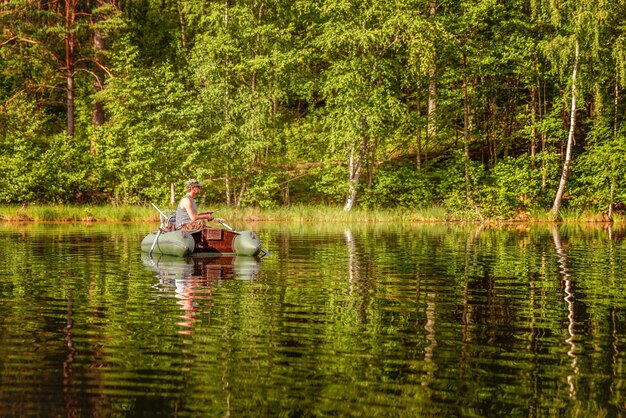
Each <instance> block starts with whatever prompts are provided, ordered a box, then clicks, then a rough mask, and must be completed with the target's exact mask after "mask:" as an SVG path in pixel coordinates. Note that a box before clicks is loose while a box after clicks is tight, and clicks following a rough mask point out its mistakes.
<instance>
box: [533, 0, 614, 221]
mask: <svg viewBox="0 0 626 418" xmlns="http://www.w3.org/2000/svg"><path fill="white" fill-rule="evenodd" d="M607 4H608V3H607V1H605V0H600V1H596V2H589V1H585V0H569V1H566V2H562V3H551V4H550V6H549V7H550V11H551V16H552V23H553V25H554V27H555V36H554V37H553V38H552V39H549V40H547V41H546V42H545V43H544V45H543V47H544V51H545V53H546V56H547V57H548V59H549V60H550V61H551V63H552V65H553V67H554V69H555V71H556V72H558V73H559V74H561V75H565V74H569V80H568V86H569V91H568V96H569V118H568V127H567V129H568V135H567V142H566V144H565V153H564V155H563V167H562V171H561V177H560V180H559V186H558V189H557V191H556V195H555V197H554V203H553V204H552V209H551V212H550V213H551V215H552V218H553V219H557V218H558V216H559V210H560V208H561V206H562V204H563V197H564V194H565V190H566V187H567V183H568V179H569V176H570V172H571V169H572V164H573V158H574V145H575V142H576V135H577V132H578V129H577V121H578V119H577V116H578V107H579V100H580V99H581V98H582V95H583V93H584V91H583V89H582V86H585V85H589V84H591V83H589V82H588V81H590V80H586V79H585V73H584V72H581V70H582V69H584V68H585V64H586V65H587V66H588V65H590V64H591V60H592V57H593V55H594V54H595V53H597V51H598V40H599V39H600V37H601V34H600V33H599V31H598V28H600V27H601V22H602V20H603V19H604V18H605V17H606V16H605V13H604V12H605V11H606V10H607V9H606V7H607Z"/></svg>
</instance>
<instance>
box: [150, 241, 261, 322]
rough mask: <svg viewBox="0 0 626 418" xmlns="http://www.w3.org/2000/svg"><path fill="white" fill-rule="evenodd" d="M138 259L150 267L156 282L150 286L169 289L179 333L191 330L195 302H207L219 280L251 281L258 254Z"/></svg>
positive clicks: (163, 290)
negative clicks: (174, 300) (177, 315)
mask: <svg viewBox="0 0 626 418" xmlns="http://www.w3.org/2000/svg"><path fill="white" fill-rule="evenodd" d="M142 262H143V264H144V266H146V267H147V268H148V269H150V270H152V271H154V272H155V273H157V274H156V277H157V278H158V279H159V282H158V283H157V284H156V285H155V286H154V287H155V288H156V289H158V290H159V291H161V292H164V293H166V294H168V293H173V294H174V295H175V297H176V298H177V299H178V302H177V304H178V305H179V306H180V307H181V310H182V311H183V314H182V315H181V321H180V322H178V325H180V326H181V327H184V328H183V329H182V330H180V331H179V333H181V334H191V328H193V326H194V323H195V320H196V312H197V310H198V306H197V304H198V302H199V301H202V300H204V301H206V303H208V304H210V303H211V300H212V295H213V292H214V290H215V289H216V288H218V287H219V286H220V284H221V282H222V281H223V280H244V281H253V280H255V279H256V278H257V276H258V274H259V268H260V266H259V264H260V259H259V258H258V257H246V256H225V255H217V256H216V255H211V254H202V255H195V256H193V257H174V256H168V255H160V254H159V255H155V256H149V255H147V254H145V253H144V254H142Z"/></svg>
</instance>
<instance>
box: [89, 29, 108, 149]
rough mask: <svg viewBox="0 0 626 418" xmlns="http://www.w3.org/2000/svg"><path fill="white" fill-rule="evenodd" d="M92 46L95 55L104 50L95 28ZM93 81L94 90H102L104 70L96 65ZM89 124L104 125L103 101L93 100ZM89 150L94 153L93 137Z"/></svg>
mask: <svg viewBox="0 0 626 418" xmlns="http://www.w3.org/2000/svg"><path fill="white" fill-rule="evenodd" d="M93 47H94V49H95V51H96V55H101V54H102V53H103V52H104V50H105V46H104V39H103V37H102V32H100V31H99V30H96V31H95V32H94V34H93ZM93 74H94V81H93V89H94V91H95V92H99V91H102V89H103V86H104V71H102V69H101V68H100V67H96V68H95V69H94V72H93ZM91 124H92V125H93V126H95V127H97V126H102V125H104V103H102V102H101V101H99V100H95V101H94V103H93V107H92V113H91ZM89 151H90V152H91V155H96V144H95V143H94V137H93V136H92V138H91V143H90V144H89Z"/></svg>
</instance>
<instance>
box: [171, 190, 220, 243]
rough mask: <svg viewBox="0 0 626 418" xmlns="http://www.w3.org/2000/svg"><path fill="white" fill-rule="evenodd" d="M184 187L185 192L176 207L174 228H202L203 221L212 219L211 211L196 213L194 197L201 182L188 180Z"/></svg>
mask: <svg viewBox="0 0 626 418" xmlns="http://www.w3.org/2000/svg"><path fill="white" fill-rule="evenodd" d="M185 187H186V188H187V194H185V196H183V198H182V199H180V202H179V203H178V208H177V209H176V229H183V230H187V231H195V230H198V229H202V228H204V224H205V221H212V220H213V211H206V212H201V213H198V207H197V206H196V201H195V200H194V197H195V196H196V195H197V194H198V193H200V189H201V188H202V184H200V182H199V181H198V180H189V181H188V182H187V183H186V184H185Z"/></svg>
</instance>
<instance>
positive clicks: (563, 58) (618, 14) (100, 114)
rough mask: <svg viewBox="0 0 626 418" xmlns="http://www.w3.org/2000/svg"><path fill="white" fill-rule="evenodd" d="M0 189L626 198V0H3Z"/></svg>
mask: <svg viewBox="0 0 626 418" xmlns="http://www.w3.org/2000/svg"><path fill="white" fill-rule="evenodd" d="M0 24H1V25H2V26H1V33H0V145H1V146H0V157H1V158H2V164H0V203H5V204H11V203H19V204H24V203H81V202H84V203H113V204H134V203H140V202H147V201H154V202H166V201H168V200H169V199H170V195H171V191H172V187H174V188H175V193H176V194H177V195H180V193H181V190H182V186H183V184H184V181H185V180H186V179H188V178H190V177H197V178H200V179H202V180H204V181H206V182H207V187H205V192H206V193H207V196H206V200H207V201H213V202H225V203H226V204H228V205H232V206H259V207H265V208H267V207H275V206H280V205H289V204H293V203H307V204H308V203H315V204H329V205H341V206H343V207H344V209H345V210H350V209H351V208H352V207H354V206H355V205H359V206H361V207H366V208H385V207H407V208H418V207H424V206H429V205H440V206H443V207H445V208H446V209H447V210H449V211H451V212H456V213H464V214H465V215H466V216H467V217H473V218H516V217H517V218H524V217H526V216H532V215H533V214H537V213H547V212H550V213H552V214H553V215H554V216H557V215H558V214H559V213H561V212H562V211H563V210H564V209H566V210H572V211H581V212H589V213H594V214H605V215H606V216H609V217H610V216H612V215H613V214H614V213H615V211H623V210H624V206H625V203H626V164H625V163H626V130H625V128H626V125H625V124H624V123H623V122H624V121H625V120H626V100H625V99H624V96H626V1H624V0H611V1H609V0H598V1H593V2H592V1H588V0H560V1H554V0H551V1H548V0H506V1H503V0H472V1H468V0H438V1H432V0H431V1H426V0H395V1H389V0H365V1H363V0H358V1H357V0H317V1H313V0H220V1H215V0H204V1H198V0H160V1H155V0H95V1H90V0H39V1H34V0H0Z"/></svg>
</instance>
